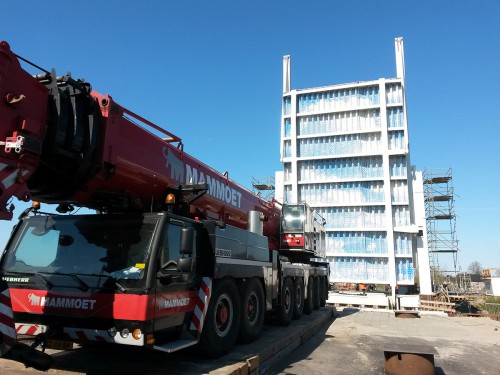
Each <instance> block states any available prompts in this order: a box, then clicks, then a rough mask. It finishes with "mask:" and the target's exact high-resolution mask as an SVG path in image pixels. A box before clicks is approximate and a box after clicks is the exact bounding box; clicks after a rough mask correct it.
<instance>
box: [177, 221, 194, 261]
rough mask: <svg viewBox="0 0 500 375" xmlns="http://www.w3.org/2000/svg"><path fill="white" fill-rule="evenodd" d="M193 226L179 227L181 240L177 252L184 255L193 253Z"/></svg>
mask: <svg viewBox="0 0 500 375" xmlns="http://www.w3.org/2000/svg"><path fill="white" fill-rule="evenodd" d="M193 242H194V228H193V227H187V228H182V229H181V241H180V248H179V252H180V253H181V254H184V255H191V254H193Z"/></svg>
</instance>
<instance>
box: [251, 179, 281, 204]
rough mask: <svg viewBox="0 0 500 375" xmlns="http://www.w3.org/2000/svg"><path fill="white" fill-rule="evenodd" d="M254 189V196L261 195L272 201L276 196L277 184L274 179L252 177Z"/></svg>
mask: <svg viewBox="0 0 500 375" xmlns="http://www.w3.org/2000/svg"><path fill="white" fill-rule="evenodd" d="M252 187H253V193H254V194H259V195H260V196H261V197H262V198H264V199H266V200H271V199H272V198H274V196H275V195H274V194H275V191H276V184H275V181H274V177H271V176H268V177H260V178H256V177H252Z"/></svg>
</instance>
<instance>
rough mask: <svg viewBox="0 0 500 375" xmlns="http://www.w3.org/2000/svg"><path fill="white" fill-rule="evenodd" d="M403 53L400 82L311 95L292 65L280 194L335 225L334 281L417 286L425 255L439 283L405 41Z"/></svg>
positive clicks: (331, 235)
mask: <svg viewBox="0 0 500 375" xmlns="http://www.w3.org/2000/svg"><path fill="white" fill-rule="evenodd" d="M395 49H396V67H397V69H396V77H395V78H381V79H378V80H374V81H366V82H356V83H348V84H340V85H332V86H323V87H315V88H309V89H292V88H291V81H290V56H285V57H284V60H283V111H282V120H281V161H282V163H283V171H282V172H278V173H277V175H276V186H277V189H276V196H277V198H278V199H279V200H283V201H284V202H289V203H294V202H303V201H305V202H307V203H308V204H309V205H310V206H312V207H314V208H315V209H316V210H317V211H318V212H319V213H320V214H321V215H322V216H323V217H324V218H325V219H326V230H327V236H326V256H327V258H328V260H329V261H330V264H331V276H330V281H332V282H349V283H366V284H386V285H387V284H388V285H391V286H392V287H393V290H394V289H395V286H396V285H413V284H414V283H415V272H416V268H417V266H418V262H419V258H420V260H421V262H420V263H421V264H420V266H421V267H420V268H421V269H420V272H424V275H425V276H424V278H425V280H427V279H428V278H429V276H428V275H429V258H428V254H427V251H426V249H427V243H426V242H427V241H426V239H425V212H424V209H423V197H422V196H421V195H419V196H418V197H417V199H416V200H415V199H414V196H413V184H414V182H415V178H417V179H418V180H417V183H418V184H419V186H420V187H419V188H418V189H417V190H418V191H420V192H421V191H422V188H421V184H422V178H421V175H420V174H418V173H415V171H414V170H413V169H412V167H411V164H410V152H409V146H408V145H409V136H408V123H407V115H406V101H405V67H404V51H403V40H402V38H397V39H396V40H395ZM281 194H282V196H281ZM415 201H417V202H418V204H419V207H420V205H421V206H422V207H421V209H417V210H415ZM415 212H417V217H416V215H415ZM419 248H420V250H419ZM421 280H422V278H421ZM424 284H425V285H421V289H422V287H424V288H425V289H426V290H425V292H427V289H428V288H429V289H430V282H429V285H427V282H424ZM429 292H430V290H429Z"/></svg>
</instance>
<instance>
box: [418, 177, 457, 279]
mask: <svg viewBox="0 0 500 375" xmlns="http://www.w3.org/2000/svg"><path fill="white" fill-rule="evenodd" d="M423 177H424V197H425V217H426V226H427V242H428V248H429V255H430V263H431V264H430V267H431V277H432V284H433V285H434V286H435V287H437V285H439V284H441V283H442V280H440V278H442V276H443V275H447V276H456V275H457V256H458V240H457V236H456V215H455V206H454V202H455V199H454V194H453V183H452V182H453V181H452V180H453V179H452V170H451V168H449V169H446V170H443V169H439V170H433V169H426V170H425V171H424V174H423ZM450 255H451V258H452V262H453V265H452V269H447V268H449V264H447V263H446V264H445V268H444V269H443V265H442V264H440V261H441V263H442V262H443V259H442V257H443V256H448V257H449V256H450ZM440 257H441V259H440Z"/></svg>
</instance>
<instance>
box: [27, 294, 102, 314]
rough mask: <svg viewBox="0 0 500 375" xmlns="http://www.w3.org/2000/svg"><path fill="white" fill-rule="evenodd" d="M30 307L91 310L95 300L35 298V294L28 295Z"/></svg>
mask: <svg viewBox="0 0 500 375" xmlns="http://www.w3.org/2000/svg"><path fill="white" fill-rule="evenodd" d="M28 300H29V301H30V304H31V306H42V307H58V308H63V309H80V310H93V309H94V307H95V303H96V300H95V299H86V298H71V297H45V296H37V295H36V294H35V293H30V294H28Z"/></svg>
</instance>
